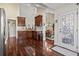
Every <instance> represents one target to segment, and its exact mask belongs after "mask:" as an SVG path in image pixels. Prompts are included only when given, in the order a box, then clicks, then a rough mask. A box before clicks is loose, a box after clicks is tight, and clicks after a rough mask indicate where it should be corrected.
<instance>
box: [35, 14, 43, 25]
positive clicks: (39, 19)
mask: <svg viewBox="0 0 79 59" xmlns="http://www.w3.org/2000/svg"><path fill="white" fill-rule="evenodd" d="M41 25H42V15H38V16H36V17H35V26H41Z"/></svg>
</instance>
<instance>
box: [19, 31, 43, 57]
mask: <svg viewBox="0 0 79 59" xmlns="http://www.w3.org/2000/svg"><path fill="white" fill-rule="evenodd" d="M41 35H42V32H41V31H18V49H19V48H20V47H32V48H34V49H35V55H37V56H41V55H43V39H42V36H41ZM28 52H29V51H28Z"/></svg>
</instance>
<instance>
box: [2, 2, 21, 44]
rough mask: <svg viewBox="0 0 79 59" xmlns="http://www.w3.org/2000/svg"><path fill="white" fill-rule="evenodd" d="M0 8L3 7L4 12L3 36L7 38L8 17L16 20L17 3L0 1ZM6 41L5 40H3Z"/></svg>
mask: <svg viewBox="0 0 79 59" xmlns="http://www.w3.org/2000/svg"><path fill="white" fill-rule="evenodd" d="M0 8H4V9H5V13H6V30H5V33H6V34H5V38H6V40H7V39H8V22H7V21H8V19H12V20H17V16H19V4H15V3H5V4H3V3H0ZM5 43H6V41H5Z"/></svg>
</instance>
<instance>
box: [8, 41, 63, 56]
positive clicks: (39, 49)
mask: <svg viewBox="0 0 79 59" xmlns="http://www.w3.org/2000/svg"><path fill="white" fill-rule="evenodd" d="M44 43H46V44H47V46H46V47H44ZM16 45H17V48H16V49H11V50H12V51H13V52H12V53H8V56H62V54H60V53H58V52H56V51H54V50H52V49H51V47H53V46H54V45H53V41H52V42H51V41H50V40H46V41H39V40H32V42H31V43H30V42H27V43H26V44H22V45H21V44H19V45H18V44H16ZM14 50H16V54H14V52H15V51H14ZM8 52H10V50H9V51H8Z"/></svg>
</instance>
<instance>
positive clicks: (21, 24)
mask: <svg viewBox="0 0 79 59" xmlns="http://www.w3.org/2000/svg"><path fill="white" fill-rule="evenodd" d="M17 19H18V26H25V17H17Z"/></svg>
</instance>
